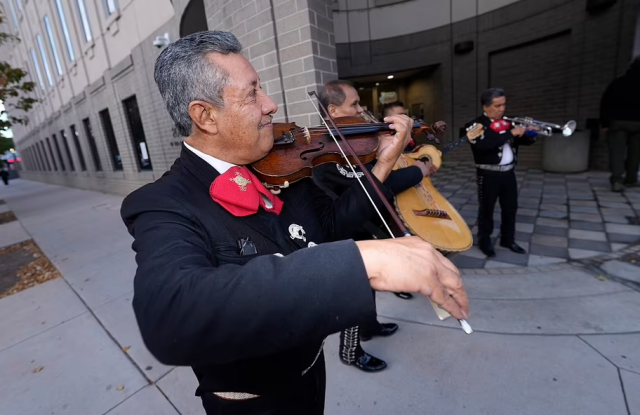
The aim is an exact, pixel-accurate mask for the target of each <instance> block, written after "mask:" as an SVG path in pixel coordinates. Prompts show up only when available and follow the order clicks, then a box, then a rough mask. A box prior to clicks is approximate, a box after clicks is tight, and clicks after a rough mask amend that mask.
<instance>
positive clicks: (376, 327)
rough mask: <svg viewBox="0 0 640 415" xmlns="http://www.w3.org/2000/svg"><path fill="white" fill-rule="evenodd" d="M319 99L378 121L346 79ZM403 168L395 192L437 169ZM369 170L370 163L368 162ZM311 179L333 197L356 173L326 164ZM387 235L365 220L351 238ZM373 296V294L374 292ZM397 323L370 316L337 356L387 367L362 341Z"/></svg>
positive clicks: (339, 113) (338, 111)
mask: <svg viewBox="0 0 640 415" xmlns="http://www.w3.org/2000/svg"><path fill="white" fill-rule="evenodd" d="M319 99H320V101H321V102H322V104H323V105H324V107H325V108H326V109H327V111H329V114H330V115H331V116H332V117H333V118H336V117H348V116H363V117H364V118H365V120H368V121H371V122H377V120H375V119H373V117H372V116H370V115H368V114H366V115H365V111H364V109H363V108H362V107H361V106H360V97H359V95H358V91H356V89H355V88H354V87H353V85H352V84H351V82H349V81H346V80H333V81H330V82H328V83H327V84H325V85H324V87H323V88H322V89H321V90H320V93H319ZM414 166H415V167H414ZM414 166H411V167H407V168H404V169H399V170H394V171H392V172H391V173H390V174H389V177H388V178H387V180H386V181H385V185H387V186H388V187H389V189H391V191H392V192H393V193H394V195H395V194H398V193H401V192H403V191H405V190H407V189H409V188H411V187H412V186H415V185H416V184H418V183H420V182H421V181H422V179H423V178H424V177H427V176H429V175H431V174H433V173H435V171H436V170H437V169H436V167H435V166H434V165H433V164H432V163H431V162H429V161H425V162H423V161H416V163H415V165H414ZM366 167H368V168H369V169H371V168H372V167H373V163H371V164H369V165H367V166H366ZM355 170H356V174H357V175H358V177H360V178H363V175H364V173H362V171H360V169H359V168H358V167H356V168H355ZM313 177H314V181H315V182H316V183H317V184H318V186H319V187H321V188H322V189H324V190H325V191H326V192H327V193H329V194H330V195H332V196H333V197H334V198H335V197H338V196H340V195H342V194H343V193H344V191H345V190H346V189H348V188H349V187H350V186H351V185H353V182H354V179H355V175H354V173H353V172H352V171H351V170H350V169H349V167H348V166H341V165H339V164H332V163H328V164H326V165H324V166H319V167H317V168H316V169H314V173H313ZM372 235H374V236H375V237H376V238H388V236H387V235H384V234H382V232H380V229H379V228H378V227H377V226H376V225H374V224H373V223H372V222H367V223H366V224H365V225H364V227H363V229H362V232H361V233H360V234H359V235H357V237H356V238H354V239H356V240H357V239H362V240H366V239H371V238H372ZM394 294H395V295H396V296H398V297H400V298H403V299H411V298H412V295H411V294H410V293H403V292H396V293H394ZM373 295H374V298H375V293H373ZM397 329H398V325H397V324H395V323H380V322H378V320H377V319H375V318H374V319H371V321H369V322H368V324H363V325H361V326H360V327H351V328H349V329H347V330H343V331H342V332H341V334H340V359H341V361H342V362H343V363H345V364H347V365H353V366H355V367H357V368H359V369H360V370H362V371H364V372H377V371H380V370H383V369H385V368H386V367H387V364H386V362H384V361H383V360H382V359H379V358H377V357H374V356H371V355H370V354H368V353H366V352H365V351H364V350H363V349H362V347H361V345H360V342H361V341H367V340H369V339H370V338H371V337H373V336H385V337H386V336H390V335H392V334H393V333H395V332H396V330H397Z"/></svg>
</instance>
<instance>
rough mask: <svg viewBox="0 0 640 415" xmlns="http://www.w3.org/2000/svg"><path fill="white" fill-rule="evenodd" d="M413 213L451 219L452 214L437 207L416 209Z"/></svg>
mask: <svg viewBox="0 0 640 415" xmlns="http://www.w3.org/2000/svg"><path fill="white" fill-rule="evenodd" d="M413 214H414V215H416V216H427V217H429V218H438V219H449V220H451V216H449V214H448V213H447V212H446V211H444V210H437V209H423V210H414V211H413Z"/></svg>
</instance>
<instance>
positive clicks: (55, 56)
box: [44, 16, 62, 76]
mask: <svg viewBox="0 0 640 415" xmlns="http://www.w3.org/2000/svg"><path fill="white" fill-rule="evenodd" d="M44 27H45V28H46V29H47V36H48V37H49V46H51V53H52V54H53V60H54V61H55V62H56V69H57V70H58V75H60V76H62V65H60V57H59V56H58V48H57V47H56V42H55V41H54V40H53V31H52V30H51V23H50V22H49V16H44Z"/></svg>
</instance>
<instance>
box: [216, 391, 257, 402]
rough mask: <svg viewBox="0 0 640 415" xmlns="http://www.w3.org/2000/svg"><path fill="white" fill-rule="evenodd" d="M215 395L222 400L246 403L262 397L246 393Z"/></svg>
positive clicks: (218, 393) (217, 393) (220, 393)
mask: <svg viewBox="0 0 640 415" xmlns="http://www.w3.org/2000/svg"><path fill="white" fill-rule="evenodd" d="M213 394H214V395H216V396H219V397H221V398H222V399H228V400H230V401H246V400H248V399H255V398H259V397H260V395H254V394H251V393H244V392H213Z"/></svg>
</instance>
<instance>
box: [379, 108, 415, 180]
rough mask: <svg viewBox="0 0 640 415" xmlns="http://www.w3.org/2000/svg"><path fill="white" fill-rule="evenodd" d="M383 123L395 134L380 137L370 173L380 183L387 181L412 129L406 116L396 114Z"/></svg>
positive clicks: (411, 123)
mask: <svg viewBox="0 0 640 415" xmlns="http://www.w3.org/2000/svg"><path fill="white" fill-rule="evenodd" d="M384 122H386V123H389V127H390V128H391V129H392V130H395V131H396V133H395V134H393V135H382V136H380V144H379V146H378V157H377V158H378V161H377V163H376V165H375V166H374V167H373V169H372V170H371V172H372V173H373V175H374V176H376V178H377V179H378V180H380V181H381V182H384V181H385V180H386V179H387V177H388V176H389V173H390V172H391V170H393V167H394V166H395V165H396V162H397V161H398V158H399V157H400V155H401V154H402V150H404V149H405V148H406V147H407V145H408V144H409V140H411V130H412V128H413V120H412V119H411V118H409V117H407V116H406V115H401V114H397V115H392V116H389V117H385V119H384Z"/></svg>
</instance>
